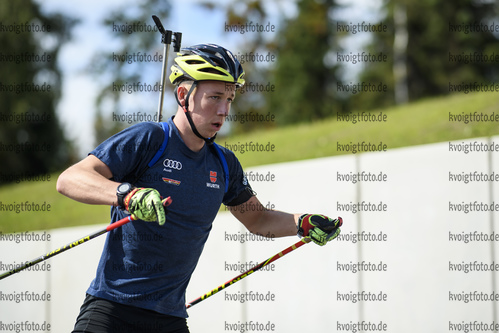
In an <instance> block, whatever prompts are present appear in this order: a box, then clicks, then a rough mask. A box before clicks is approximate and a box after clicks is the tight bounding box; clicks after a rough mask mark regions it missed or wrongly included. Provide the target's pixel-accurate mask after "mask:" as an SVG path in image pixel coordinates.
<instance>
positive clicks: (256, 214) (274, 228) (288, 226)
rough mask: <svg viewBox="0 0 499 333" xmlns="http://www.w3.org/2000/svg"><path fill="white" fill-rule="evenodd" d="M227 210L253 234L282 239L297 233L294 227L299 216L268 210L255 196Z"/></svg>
mask: <svg viewBox="0 0 499 333" xmlns="http://www.w3.org/2000/svg"><path fill="white" fill-rule="evenodd" d="M228 208H229V211H230V212H231V213H232V215H234V216H235V217H236V218H237V219H238V220H239V221H240V222H241V223H242V224H243V225H244V226H245V227H246V229H248V230H249V231H250V232H251V233H253V234H257V235H264V236H265V235H270V236H271V237H284V236H295V235H296V233H297V226H296V225H297V223H298V218H299V217H300V215H301V214H289V213H285V212H280V211H275V210H268V209H266V208H265V207H264V206H263V205H262V204H261V203H260V201H259V200H258V198H257V197H256V196H252V197H251V198H250V199H249V200H248V201H247V202H245V203H243V204H241V205H239V206H234V207H230V206H229V207H228Z"/></svg>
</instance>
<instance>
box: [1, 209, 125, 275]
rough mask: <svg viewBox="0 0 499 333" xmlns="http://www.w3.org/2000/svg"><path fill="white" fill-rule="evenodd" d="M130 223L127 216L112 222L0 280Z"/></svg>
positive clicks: (27, 263)
mask: <svg viewBox="0 0 499 333" xmlns="http://www.w3.org/2000/svg"><path fill="white" fill-rule="evenodd" d="M130 221H133V217H132V216H131V215H130V216H127V217H125V218H123V219H121V220H119V221H116V222H114V223H112V224H110V225H108V226H107V227H105V228H103V229H101V230H99V231H96V232H94V233H92V234H90V235H87V236H85V237H82V238H80V239H77V240H76V241H74V242H71V243H68V244H66V245H64V246H62V247H59V248H57V249H55V250H53V251H51V252H48V253H46V254H44V255H41V256H39V257H38V258H35V259H33V260H31V261H28V262H26V263H25V264H24V265H21V266H19V267H16V268H14V269H11V270H10V271H8V272H5V273H2V274H0V280H2V279H4V278H6V277H7V276H11V275H12V274H15V273H18V272H20V271H22V270H24V269H26V268H28V267H31V266H33V265H36V264H38V263H40V262H42V261H44V260H47V259H49V258H52V257H53V256H56V255H58V254H59V253H62V252H64V251H67V250H69V249H72V248H74V247H75V246H78V245H80V244H83V243H85V242H87V241H89V240H91V239H94V238H95V237H98V236H100V235H102V234H105V233H106V232H108V231H111V230H113V229H116V228H118V227H121V226H122V225H124V224H126V223H128V222H130Z"/></svg>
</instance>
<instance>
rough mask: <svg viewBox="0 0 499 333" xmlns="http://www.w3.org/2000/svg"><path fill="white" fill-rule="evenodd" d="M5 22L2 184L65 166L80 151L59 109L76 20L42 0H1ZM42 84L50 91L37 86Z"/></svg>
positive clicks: (0, 70) (0, 96)
mask: <svg viewBox="0 0 499 333" xmlns="http://www.w3.org/2000/svg"><path fill="white" fill-rule="evenodd" d="M0 22H1V24H2V25H3V27H4V29H3V31H2V32H0V45H1V51H0V53H1V54H2V60H3V61H2V65H1V66H0V78H1V79H0V84H1V89H0V105H1V107H0V108H1V109H0V110H1V111H0V114H1V117H2V121H0V145H1V149H0V159H1V160H2V163H0V175H1V177H0V183H7V182H10V181H13V180H15V179H14V178H15V177H17V176H22V175H38V174H45V173H49V172H53V171H56V170H59V169H61V168H62V167H64V166H66V165H67V164H68V163H69V162H70V161H71V157H72V156H74V155H73V154H74V153H73V149H72V148H71V144H70V143H69V142H68V141H67V140H66V139H65V137H64V135H63V132H62V129H61V126H60V124H59V121H58V118H57V114H56V113H55V108H56V105H57V102H58V100H59V98H60V94H61V72H60V70H59V68H58V67H57V60H58V55H59V50H60V48H61V46H62V45H63V44H64V43H65V42H67V41H68V40H69V39H70V31H71V28H72V26H74V24H76V20H74V19H70V18H67V17H63V16H62V15H59V14H51V15H47V14H45V13H42V12H41V11H40V7H39V5H38V3H36V2H34V1H31V0H19V1H15V2H13V1H2V2H0ZM37 86H38V87H39V88H40V89H42V88H43V86H44V87H45V88H44V90H45V91H33V90H34V88H35V87H37ZM49 86H50V89H49V88H48V87H49ZM40 89H37V90H40ZM27 116H30V117H29V118H28V117H27Z"/></svg>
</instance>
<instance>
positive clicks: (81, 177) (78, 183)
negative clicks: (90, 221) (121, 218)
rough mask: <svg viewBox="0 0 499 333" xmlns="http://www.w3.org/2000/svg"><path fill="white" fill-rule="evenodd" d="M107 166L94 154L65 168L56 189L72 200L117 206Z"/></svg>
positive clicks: (113, 186) (114, 183)
mask: <svg viewBox="0 0 499 333" xmlns="http://www.w3.org/2000/svg"><path fill="white" fill-rule="evenodd" d="M112 176H113V175H112V173H111V170H110V169H109V167H108V166H107V165H106V164H105V163H104V162H102V161H101V160H99V159H98V158H97V157H95V156H94V155H88V156H87V157H85V158H84V159H83V160H81V161H80V162H78V163H76V164H74V165H72V166H70V167H69V168H67V169H66V170H65V171H64V172H63V173H62V174H61V175H60V176H59V178H58V179H57V191H58V192H59V193H61V194H63V195H65V196H67V197H69V198H71V199H73V200H76V201H79V202H83V203H86V204H93V205H113V206H117V197H116V188H117V187H118V185H119V184H120V183H118V182H114V181H112V180H110V178H111V177H112Z"/></svg>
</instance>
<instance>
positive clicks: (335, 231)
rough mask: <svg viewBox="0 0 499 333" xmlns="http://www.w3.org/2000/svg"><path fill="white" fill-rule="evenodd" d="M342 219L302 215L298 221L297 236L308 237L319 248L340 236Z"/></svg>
mask: <svg viewBox="0 0 499 333" xmlns="http://www.w3.org/2000/svg"><path fill="white" fill-rule="evenodd" d="M342 224H343V219H342V218H341V217H338V218H337V219H331V218H329V217H327V216H325V215H319V214H304V215H302V216H300V218H299V219H298V235H300V236H302V237H310V239H311V240H312V241H313V242H314V243H315V244H318V245H320V246H323V245H326V244H327V242H329V241H331V240H333V239H335V238H336V237H338V235H339V234H340V232H341V230H340V227H341V225H342Z"/></svg>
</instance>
